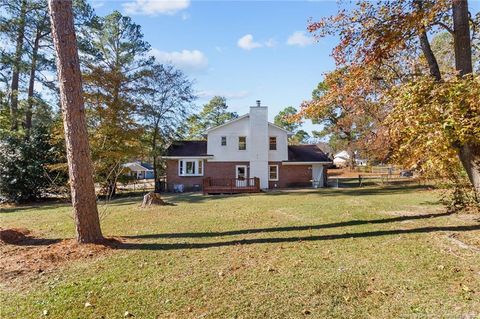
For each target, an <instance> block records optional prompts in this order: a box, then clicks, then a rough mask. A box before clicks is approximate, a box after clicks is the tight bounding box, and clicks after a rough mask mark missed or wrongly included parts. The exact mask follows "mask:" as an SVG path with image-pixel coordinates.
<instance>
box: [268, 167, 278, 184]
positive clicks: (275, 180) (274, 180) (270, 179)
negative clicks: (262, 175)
mask: <svg viewBox="0 0 480 319" xmlns="http://www.w3.org/2000/svg"><path fill="white" fill-rule="evenodd" d="M271 167H275V170H276V175H277V178H271V175H270V173H271V171H270V168H271ZM268 180H269V181H271V182H278V180H279V169H278V165H276V164H274V165H268Z"/></svg>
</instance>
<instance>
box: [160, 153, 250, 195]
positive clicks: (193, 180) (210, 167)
mask: <svg viewBox="0 0 480 319" xmlns="http://www.w3.org/2000/svg"><path fill="white" fill-rule="evenodd" d="M203 164H204V165H203V167H204V170H205V172H204V175H203V176H178V160H167V189H168V190H169V191H173V184H183V185H185V190H186V191H190V190H195V187H194V185H200V189H201V186H202V181H203V179H204V178H205V177H211V178H235V166H236V165H247V166H248V165H249V163H248V162H207V161H204V162H203Z"/></svg>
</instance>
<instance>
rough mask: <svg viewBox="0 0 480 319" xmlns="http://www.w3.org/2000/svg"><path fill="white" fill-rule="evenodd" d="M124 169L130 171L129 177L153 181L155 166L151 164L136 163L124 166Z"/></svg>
mask: <svg viewBox="0 0 480 319" xmlns="http://www.w3.org/2000/svg"><path fill="white" fill-rule="evenodd" d="M123 167H125V168H126V169H127V170H128V172H127V175H129V176H133V177H135V178H136V179H153V166H152V165H151V164H149V163H145V162H141V161H135V162H131V163H126V164H123Z"/></svg>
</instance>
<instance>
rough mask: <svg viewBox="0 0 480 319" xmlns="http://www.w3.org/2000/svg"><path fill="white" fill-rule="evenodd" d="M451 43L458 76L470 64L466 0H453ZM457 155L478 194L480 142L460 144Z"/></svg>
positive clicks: (479, 186) (470, 52) (470, 45)
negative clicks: (453, 48)
mask: <svg viewBox="0 0 480 319" xmlns="http://www.w3.org/2000/svg"><path fill="white" fill-rule="evenodd" d="M452 12H453V33H454V34H453V43H454V47H455V69H456V70H457V72H458V75H459V76H460V77H463V76H464V75H467V74H470V73H472V71H473V66H472V44H471V40H470V25H469V23H470V21H469V13H468V1H467V0H453V2H452ZM458 156H459V158H460V161H461V163H462V165H463V167H464V168H465V171H466V172H467V175H468V178H469V180H470V182H471V183H472V185H473V187H474V188H475V190H476V192H477V194H480V142H477V143H471V142H470V143H467V144H464V145H462V146H460V149H459V152H458Z"/></svg>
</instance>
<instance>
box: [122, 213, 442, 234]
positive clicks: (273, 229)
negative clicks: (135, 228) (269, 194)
mask: <svg viewBox="0 0 480 319" xmlns="http://www.w3.org/2000/svg"><path fill="white" fill-rule="evenodd" d="M448 215H451V213H448V212H447V213H440V214H424V215H413V216H398V217H393V218H383V219H372V220H349V221H346V222H338V223H330V224H321V225H305V226H288V227H271V228H252V229H241V230H229V231H223V232H196V233H167V234H145V235H134V236H123V238H137V239H151V238H202V237H221V236H234V235H247V234H258V233H274V232H287V231H302V230H316V229H328V228H336V227H348V226H359V225H366V224H372V225H374V224H385V223H394V222H402V221H406V220H417V219H425V218H435V217H442V216H448Z"/></svg>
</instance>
